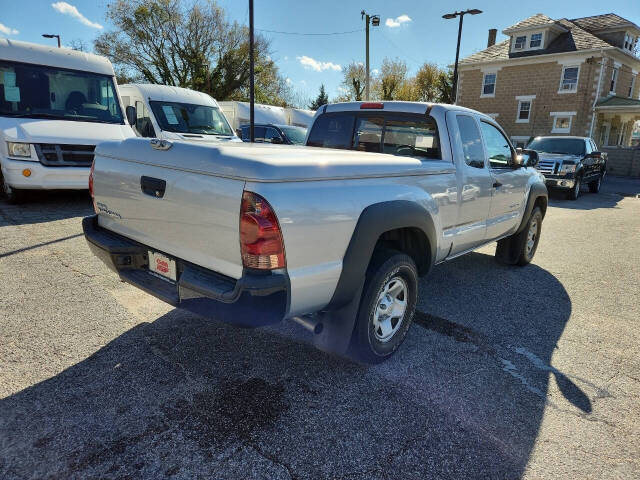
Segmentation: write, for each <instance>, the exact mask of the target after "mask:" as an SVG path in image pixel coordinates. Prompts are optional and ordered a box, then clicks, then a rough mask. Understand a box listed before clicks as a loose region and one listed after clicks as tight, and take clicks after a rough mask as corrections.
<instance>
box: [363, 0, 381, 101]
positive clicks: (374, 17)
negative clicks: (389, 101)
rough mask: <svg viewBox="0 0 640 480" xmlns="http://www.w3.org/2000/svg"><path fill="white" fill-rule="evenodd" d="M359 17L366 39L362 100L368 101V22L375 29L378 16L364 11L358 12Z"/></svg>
mask: <svg viewBox="0 0 640 480" xmlns="http://www.w3.org/2000/svg"><path fill="white" fill-rule="evenodd" d="M360 16H361V18H362V19H364V21H365V24H366V27H365V31H366V34H365V37H366V44H367V47H366V50H367V53H366V57H367V60H366V69H367V76H366V80H365V83H364V99H365V100H369V22H371V25H373V26H374V27H377V26H379V25H380V15H369V14H368V13H367V12H365V11H364V10H362V11H361V12H360Z"/></svg>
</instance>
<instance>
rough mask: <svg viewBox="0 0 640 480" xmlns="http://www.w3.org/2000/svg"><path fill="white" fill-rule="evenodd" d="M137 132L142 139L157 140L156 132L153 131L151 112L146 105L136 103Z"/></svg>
mask: <svg viewBox="0 0 640 480" xmlns="http://www.w3.org/2000/svg"><path fill="white" fill-rule="evenodd" d="M135 127H136V131H137V132H138V133H139V134H140V136H141V137H147V138H155V136H156V132H155V130H154V129H153V124H152V123H151V118H149V110H147V107H145V105H144V103H142V102H140V101H137V102H136V125H135Z"/></svg>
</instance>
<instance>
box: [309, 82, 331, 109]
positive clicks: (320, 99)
mask: <svg viewBox="0 0 640 480" xmlns="http://www.w3.org/2000/svg"><path fill="white" fill-rule="evenodd" d="M327 103H329V96H328V95H327V92H325V90H324V84H321V85H320V92H319V93H318V96H317V97H316V99H315V100H314V101H313V102H311V104H309V108H310V109H311V110H317V109H319V108H320V107H321V106H323V105H326V104H327Z"/></svg>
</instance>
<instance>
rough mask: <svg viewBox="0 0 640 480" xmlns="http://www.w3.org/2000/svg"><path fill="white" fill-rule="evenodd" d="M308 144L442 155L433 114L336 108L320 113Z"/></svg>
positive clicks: (373, 150) (400, 153)
mask: <svg viewBox="0 0 640 480" xmlns="http://www.w3.org/2000/svg"><path fill="white" fill-rule="evenodd" d="M307 145H308V146H311V147H325V148H338V149H345V150H359V151H364V152H376V153H388V154H391V155H399V156H414V157H422V158H425V159H441V158H442V157H441V154H440V142H439V137H438V129H437V127H436V122H435V120H434V119H433V118H431V117H428V116H425V115H419V114H411V113H407V114H403V113H398V112H376V113H374V114H364V113H355V112H335V113H325V114H322V115H320V116H319V117H318V118H317V119H316V121H315V122H314V124H313V127H312V129H311V132H310V133H309V139H308V140H307Z"/></svg>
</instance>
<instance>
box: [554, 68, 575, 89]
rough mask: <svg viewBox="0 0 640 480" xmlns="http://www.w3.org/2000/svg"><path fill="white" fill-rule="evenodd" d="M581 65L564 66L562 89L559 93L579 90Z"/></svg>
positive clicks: (561, 81) (561, 80)
mask: <svg viewBox="0 0 640 480" xmlns="http://www.w3.org/2000/svg"><path fill="white" fill-rule="evenodd" d="M579 73H580V67H564V68H563V69H562V78H561V79H560V90H558V93H570V92H575V91H577V90H578V74H579Z"/></svg>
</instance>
